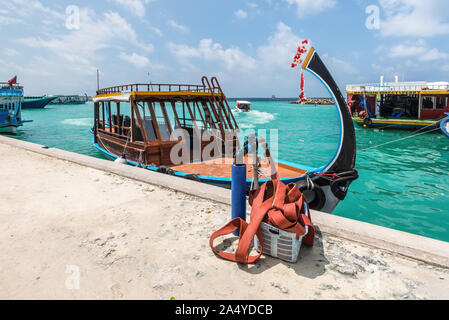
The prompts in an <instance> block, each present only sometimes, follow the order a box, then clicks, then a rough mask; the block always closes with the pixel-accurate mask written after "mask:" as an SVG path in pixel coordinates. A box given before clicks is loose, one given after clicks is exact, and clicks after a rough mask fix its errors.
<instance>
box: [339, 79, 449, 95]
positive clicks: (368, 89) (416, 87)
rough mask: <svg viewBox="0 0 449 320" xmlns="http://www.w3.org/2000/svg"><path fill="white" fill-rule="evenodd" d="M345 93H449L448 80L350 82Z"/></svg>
mask: <svg viewBox="0 0 449 320" xmlns="http://www.w3.org/2000/svg"><path fill="white" fill-rule="evenodd" d="M346 93H347V94H391V95H395V94H396V95H406V94H443V95H446V94H449V82H425V81H410V82H384V83H374V84H350V85H347V86H346Z"/></svg>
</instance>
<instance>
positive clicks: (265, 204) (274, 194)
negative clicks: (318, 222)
mask: <svg viewBox="0 0 449 320" xmlns="http://www.w3.org/2000/svg"><path fill="white" fill-rule="evenodd" d="M249 202H250V205H251V206H252V208H251V222H250V223H249V224H248V223H247V222H245V221H244V220H242V219H240V218H237V219H234V220H232V221H231V222H229V223H228V224H227V225H225V226H224V227H223V228H221V229H220V230H218V231H216V232H214V233H213V234H212V236H211V238H210V241H209V244H210V247H211V248H212V251H213V252H214V253H215V254H217V255H218V256H220V257H221V258H223V259H226V260H230V261H234V262H239V263H245V264H248V263H254V262H256V261H257V260H258V259H259V258H260V256H261V255H262V252H263V238H262V232H261V231H260V228H259V227H260V224H261V223H262V222H263V221H265V222H266V223H268V224H270V225H272V226H274V227H276V228H279V229H282V230H285V231H288V232H292V233H295V234H296V236H297V238H298V239H299V237H303V236H305V238H304V243H305V244H306V245H309V246H313V242H314V239H315V227H314V226H313V225H312V222H311V220H310V218H309V217H307V215H306V211H305V210H306V208H305V206H304V202H305V198H304V196H303V194H302V193H301V191H299V189H298V186H297V185H296V184H294V183H292V184H289V185H288V186H286V185H285V184H283V183H282V182H281V181H279V180H277V179H273V180H271V181H268V182H267V183H265V184H264V185H263V186H262V187H261V188H259V189H258V190H252V191H251V192H250V199H249ZM305 226H308V228H309V232H308V233H307V235H305V234H306V230H305ZM239 228H240V234H239V244H238V247H237V250H236V252H235V253H228V252H222V251H218V250H216V249H215V247H214V240H215V239H216V238H218V237H221V236H224V235H227V234H230V233H232V232H234V231H235V230H237V229H239ZM255 235H256V236H257V238H258V240H259V243H260V245H261V247H262V248H261V251H260V253H259V254H258V255H257V256H249V247H250V245H251V242H252V241H253V239H254V236H255Z"/></svg>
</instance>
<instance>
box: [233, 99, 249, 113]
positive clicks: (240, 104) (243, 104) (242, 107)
mask: <svg viewBox="0 0 449 320" xmlns="http://www.w3.org/2000/svg"><path fill="white" fill-rule="evenodd" d="M235 108H236V109H237V110H238V111H240V112H249V111H250V110H251V102H249V101H237V103H236V105H235Z"/></svg>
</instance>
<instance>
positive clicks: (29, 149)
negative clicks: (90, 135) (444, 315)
mask: <svg viewBox="0 0 449 320" xmlns="http://www.w3.org/2000/svg"><path fill="white" fill-rule="evenodd" d="M0 154H1V155H2V156H1V166H0V181H1V183H0V200H1V202H2V205H1V206H0V250H1V252H2V258H1V259H0V298H1V299H170V298H171V297H174V298H176V299H448V298H449V290H447V288H449V269H447V268H448V267H449V244H448V243H445V242H441V241H436V240H432V239H428V238H423V237H419V236H415V235H411V234H407V233H403V232H399V231H394V230H390V229H386V228H381V227H377V226H373V225H369V224H365V223H361V222H357V221H353V220H349V219H344V218H339V217H335V216H331V215H327V214H323V213H319V212H313V213H312V217H313V218H314V222H315V223H316V224H317V227H318V230H319V231H320V232H319V234H318V236H317V240H316V246H315V247H313V248H307V247H303V248H302V250H301V253H300V260H299V262H298V263H297V264H289V263H285V262H282V261H280V260H278V259H273V258H270V257H263V258H262V259H261V260H260V261H259V262H258V263H257V264H255V265H250V266H241V265H237V264H235V263H230V262H227V261H223V260H221V259H219V258H217V257H215V256H214V254H213V253H212V251H211V250H210V248H209V237H210V235H211V234H212V233H213V232H214V231H215V230H217V229H218V228H220V227H221V226H223V225H224V224H225V223H226V222H227V221H229V219H230V215H231V214H230V207H229V201H230V200H229V199H230V192H229V191H227V190H223V189H220V188H215V187H212V186H207V185H204V184H198V183H197V182H194V181H190V180H185V179H179V178H176V177H171V176H166V175H162V174H158V173H153V172H149V171H148V170H144V169H139V168H133V167H130V166H124V165H118V164H115V163H113V162H111V161H107V160H100V159H95V158H90V157H86V156H83V155H78V154H73V153H70V152H66V151H62V150H57V149H47V148H43V146H39V145H36V144H31V143H27V142H22V141H18V140H14V139H9V138H5V137H0ZM233 240H235V239H234V238H228V239H227V240H225V241H224V242H223V246H225V247H229V249H232V248H233V247H235V245H236V242H235V241H233Z"/></svg>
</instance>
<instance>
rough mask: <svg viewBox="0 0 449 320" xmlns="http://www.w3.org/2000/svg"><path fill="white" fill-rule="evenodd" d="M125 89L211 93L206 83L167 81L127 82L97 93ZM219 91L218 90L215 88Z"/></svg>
mask: <svg viewBox="0 0 449 320" xmlns="http://www.w3.org/2000/svg"><path fill="white" fill-rule="evenodd" d="M124 91H132V92H138V91H147V92H178V91H180V92H202V93H210V89H209V88H207V87H206V86H204V85H195V84H165V83H150V84H148V83H146V84H141V83H139V84H127V85H121V86H114V87H109V88H104V89H100V90H98V91H97V95H101V94H113V93H121V92H124ZM214 91H216V92H213V93H218V91H217V90H214Z"/></svg>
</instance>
